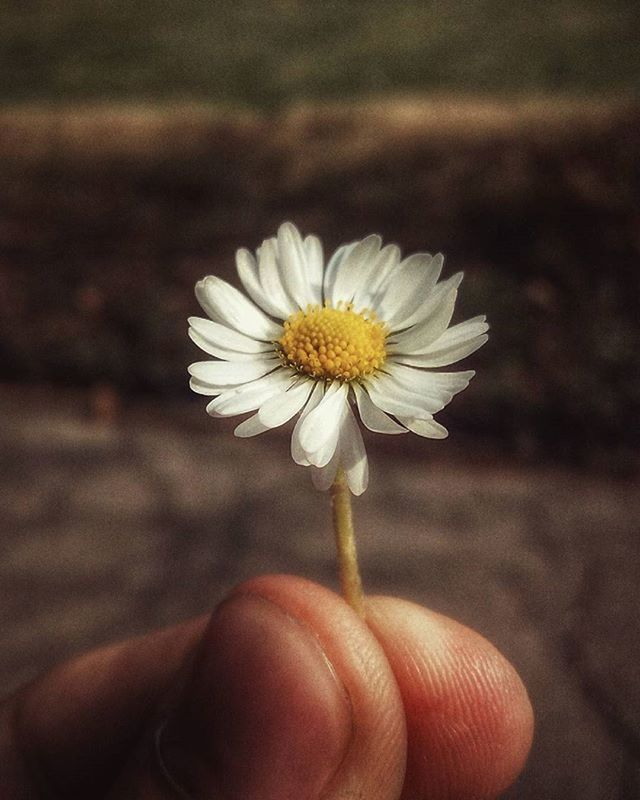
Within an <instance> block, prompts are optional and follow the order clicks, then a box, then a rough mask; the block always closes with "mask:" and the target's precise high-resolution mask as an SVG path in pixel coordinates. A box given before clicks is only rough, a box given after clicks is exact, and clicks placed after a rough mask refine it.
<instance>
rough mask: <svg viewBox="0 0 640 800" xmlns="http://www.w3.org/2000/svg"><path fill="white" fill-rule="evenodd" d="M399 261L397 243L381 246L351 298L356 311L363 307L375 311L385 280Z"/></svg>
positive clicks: (382, 292)
mask: <svg viewBox="0 0 640 800" xmlns="http://www.w3.org/2000/svg"><path fill="white" fill-rule="evenodd" d="M399 261H400V248H399V247H398V246H397V245H395V244H388V245H387V246H386V247H383V248H382V250H381V251H380V252H379V253H378V256H377V258H376V259H375V260H374V261H373V262H372V263H371V269H370V270H369V271H368V274H367V276H366V279H365V280H363V281H362V283H361V285H360V287H359V289H358V291H357V292H356V294H355V296H354V298H353V305H354V307H355V309H356V310H357V311H360V310H362V309H363V308H371V309H373V310H374V311H376V309H377V308H378V305H379V303H380V300H381V298H382V297H383V296H384V292H385V287H386V285H387V282H388V281H389V280H390V278H391V277H392V276H393V273H394V271H395V268H396V267H397V266H398V263H399ZM376 313H377V311H376ZM383 321H384V320H383Z"/></svg>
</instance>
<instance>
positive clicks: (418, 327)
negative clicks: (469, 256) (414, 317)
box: [387, 272, 462, 353]
mask: <svg viewBox="0 0 640 800" xmlns="http://www.w3.org/2000/svg"><path fill="white" fill-rule="evenodd" d="M461 280H462V273H461V272H459V273H457V275H454V276H453V277H451V278H449V280H446V281H443V282H442V283H439V284H438V285H437V286H436V288H435V289H434V290H433V292H432V293H431V295H430V296H429V297H428V298H427V300H426V302H425V303H424V304H423V305H421V307H420V309H419V314H420V319H419V320H418V321H417V322H416V324H415V325H413V327H410V328H408V329H407V330H405V331H403V332H402V333H392V334H391V335H390V336H389V338H388V348H387V350H388V352H398V353H400V352H401V353H415V352H418V351H419V350H420V348H425V347H428V346H429V345H430V344H431V342H433V341H435V340H436V339H437V338H438V336H441V335H442V334H443V333H444V331H445V330H446V329H447V326H448V325H449V323H450V322H451V317H452V316H453V309H454V307H455V304H456V298H457V296H458V286H459V284H460V281H461Z"/></svg>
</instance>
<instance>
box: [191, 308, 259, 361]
mask: <svg viewBox="0 0 640 800" xmlns="http://www.w3.org/2000/svg"><path fill="white" fill-rule="evenodd" d="M189 337H190V338H191V340H192V341H193V342H195V344H197V345H198V347H199V348H200V349H201V350H204V351H205V353H209V355H212V356H216V357H217V358H223V359H226V360H228V361H233V360H234V359H237V360H244V359H246V358H248V359H251V358H255V355H256V353H268V352H270V351H273V345H272V344H271V342H261V341H258V340H257V339H251V338H250V337H249V336H245V335H244V334H242V333H238V331H235V330H233V328H227V327H226V325H220V323H218V322H212V321H211V320H210V319H203V318H202V317H189Z"/></svg>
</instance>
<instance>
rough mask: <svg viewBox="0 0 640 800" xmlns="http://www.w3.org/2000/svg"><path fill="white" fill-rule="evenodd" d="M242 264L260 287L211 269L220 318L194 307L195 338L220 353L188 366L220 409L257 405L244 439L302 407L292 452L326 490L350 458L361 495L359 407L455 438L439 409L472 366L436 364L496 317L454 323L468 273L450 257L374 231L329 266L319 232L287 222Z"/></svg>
mask: <svg viewBox="0 0 640 800" xmlns="http://www.w3.org/2000/svg"><path fill="white" fill-rule="evenodd" d="M236 263H237V269H238V275H239V277H240V280H241V282H242V284H243V286H244V288H245V289H246V292H247V294H248V295H249V297H246V296H245V295H244V294H243V293H242V292H240V291H238V290H237V289H235V288H234V287H233V286H231V285H230V284H229V283H227V282H226V281H223V280H222V279H220V278H217V277H214V276H209V277H207V278H204V279H203V280H201V281H199V282H198V283H197V285H196V297H197V298H198V301H199V302H200V305H201V306H202V308H203V309H204V311H205V312H206V314H207V316H208V317H209V319H202V318H200V317H191V318H190V319H189V326H190V327H189V335H190V337H191V339H192V340H193V341H194V342H195V343H196V344H197V345H198V347H200V348H201V349H202V350H204V351H205V353H208V354H209V355H211V356H214V358H215V360H208V361H198V362H197V363H195V364H192V365H191V366H190V367H189V373H190V375H191V388H192V389H193V390H194V391H195V392H198V393H199V394H204V395H209V396H212V397H214V399H213V400H211V401H210V402H209V404H208V405H207V412H208V413H209V414H211V415H212V416H214V417H228V416H234V415H236V414H246V413H248V412H256V413H254V414H253V415H252V416H250V417H249V418H248V419H245V420H244V421H243V422H241V423H240V425H238V427H237V428H236V429H235V434H236V436H240V437H248V436H255V435H256V434H258V433H263V432H264V431H267V430H269V429H270V428H276V427H278V426H279V425H282V424H284V423H285V422H287V421H288V420H290V419H292V418H293V417H295V416H296V414H298V415H299V416H298V419H297V422H296V424H295V427H294V429H293V434H292V437H291V454H292V456H293V460H294V461H295V462H296V463H297V464H301V465H303V466H311V467H312V471H313V479H314V483H315V485H316V486H317V487H318V488H320V489H328V488H329V487H330V486H331V484H332V483H333V480H334V478H335V475H336V472H337V470H338V467H339V466H342V468H343V469H344V471H345V474H346V477H347V481H348V484H349V488H350V489H351V491H352V492H353V493H354V494H361V493H362V492H364V490H365V489H366V488H367V482H368V464H367V455H366V452H365V448H364V443H363V441H362V435H361V433H360V428H359V426H358V423H357V422H356V419H355V416H354V413H353V412H354V409H355V408H357V409H358V412H359V414H360V419H361V420H362V422H363V424H364V426H365V427H366V428H368V429H369V430H371V431H375V432H377V433H393V434H397V433H406V432H407V431H413V433H416V434H418V436H425V437H429V438H432V439H442V438H444V437H446V436H447V430H446V429H445V428H444V427H443V426H442V425H440V424H439V423H438V422H436V421H435V420H434V418H433V415H434V414H435V413H436V412H438V411H440V410H441V409H442V408H444V406H446V405H447V403H448V402H449V401H450V400H451V398H452V397H453V396H454V395H455V394H457V393H458V392H459V391H461V390H462V389H464V388H465V387H466V386H467V385H468V383H469V381H470V379H471V378H472V377H473V375H474V373H473V372H434V371H433V370H434V368H437V367H443V366H446V365H447V364H453V363H455V362H456V361H459V360H460V359H461V358H464V357H465V356H467V355H469V354H470V353H472V352H473V351H474V350H477V349H478V348H479V347H480V346H481V345H483V344H484V343H485V342H486V341H487V334H486V331H487V330H488V325H487V323H486V321H485V317H484V316H479V317H474V318H473V319H470V320H467V321H466V322H462V323H460V324H458V325H454V326H453V327H451V328H450V327H449V322H450V321H451V317H452V314H453V307H454V303H455V299H456V295H457V290H458V286H459V285H460V281H461V280H462V273H458V274H456V275H454V276H453V277H451V278H449V279H448V280H445V281H441V282H438V278H439V277H440V271H441V269H442V263H443V258H442V256H441V255H436V256H431V255H428V254H426V253H417V254H416V255H412V256H409V257H408V258H405V259H402V258H401V256H400V250H399V249H398V247H397V246H396V245H393V244H391V245H386V246H385V247H382V242H381V239H380V237H379V236H375V235H374V236H367V238H366V239H363V240H362V241H360V242H354V243H352V244H348V245H345V246H343V247H340V248H339V249H338V250H337V251H336V252H335V253H334V255H333V256H332V257H331V259H330V260H329V262H328V264H327V265H326V266H325V265H324V260H323V255H322V245H321V243H320V240H319V239H318V238H317V237H316V236H307V237H306V238H305V239H302V237H301V236H300V234H299V232H298V230H297V229H296V228H295V226H294V225H292V224H291V223H285V224H284V225H282V226H281V227H280V229H279V231H278V236H277V237H275V238H271V239H267V240H265V241H264V242H263V243H262V246H261V247H259V248H258V250H257V252H256V255H255V257H254V256H253V255H252V254H251V253H249V252H248V251H247V250H244V249H242V250H238V252H237V255H236ZM249 298H251V299H249Z"/></svg>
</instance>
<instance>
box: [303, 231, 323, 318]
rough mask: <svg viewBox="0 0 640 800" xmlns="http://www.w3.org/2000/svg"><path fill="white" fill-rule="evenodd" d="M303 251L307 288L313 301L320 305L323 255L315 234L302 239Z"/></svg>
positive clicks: (320, 243)
mask: <svg viewBox="0 0 640 800" xmlns="http://www.w3.org/2000/svg"><path fill="white" fill-rule="evenodd" d="M304 252H305V255H306V257H307V273H308V276H309V288H310V289H311V293H312V295H313V302H314V303H315V304H317V305H322V274H323V271H324V255H323V252H322V242H321V241H320V239H318V237H317V236H307V237H306V238H305V240H304Z"/></svg>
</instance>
